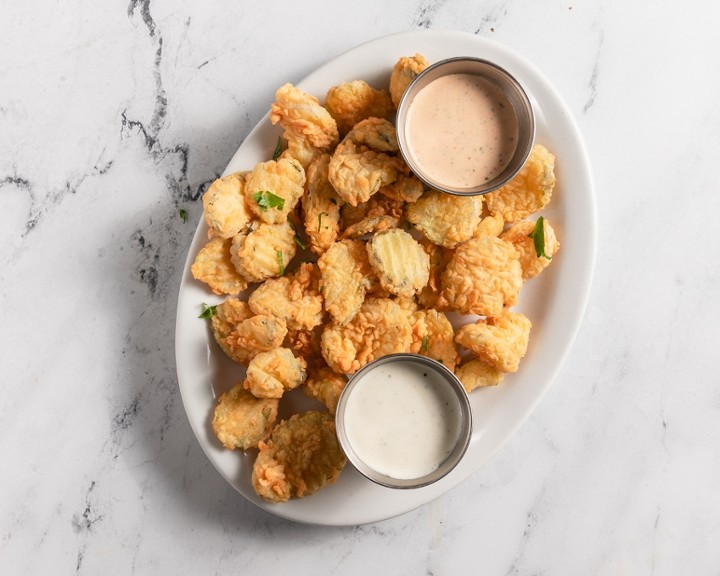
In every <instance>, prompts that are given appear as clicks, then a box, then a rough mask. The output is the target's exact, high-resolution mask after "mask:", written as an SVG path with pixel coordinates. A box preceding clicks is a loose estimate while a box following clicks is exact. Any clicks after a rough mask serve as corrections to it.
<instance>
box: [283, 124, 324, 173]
mask: <svg viewBox="0 0 720 576" xmlns="http://www.w3.org/2000/svg"><path fill="white" fill-rule="evenodd" d="M284 136H286V137H287V136H288V134H287V133H284ZM323 154H327V152H326V151H325V149H324V148H315V146H313V145H312V144H311V143H310V141H309V140H308V139H307V138H305V137H304V136H301V137H293V136H290V137H289V139H287V148H285V150H283V151H282V153H281V154H280V158H287V159H292V160H296V161H298V162H299V163H300V165H301V166H302V167H303V169H305V170H307V169H308V166H310V164H312V161H313V160H315V158H319V157H320V156H322V155H323Z"/></svg>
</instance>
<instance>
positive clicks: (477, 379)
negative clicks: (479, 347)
mask: <svg viewBox="0 0 720 576" xmlns="http://www.w3.org/2000/svg"><path fill="white" fill-rule="evenodd" d="M455 375H456V376H457V377H458V379H459V380H460V382H462V385H463V387H464V388H465V391H466V392H468V393H470V392H472V391H473V390H475V389H476V388H484V387H486V386H497V385H498V384H500V382H502V379H503V376H504V374H503V373H502V372H500V370H498V369H497V368H495V367H494V366H491V365H490V364H488V363H487V362H483V361H482V360H479V359H477V358H475V359H473V360H469V361H468V362H465V363H464V364H463V365H462V366H460V367H459V368H458V369H457V370H455Z"/></svg>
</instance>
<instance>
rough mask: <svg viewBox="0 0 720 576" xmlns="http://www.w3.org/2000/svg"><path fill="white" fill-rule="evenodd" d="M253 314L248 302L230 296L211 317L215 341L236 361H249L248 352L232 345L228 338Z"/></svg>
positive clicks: (218, 306) (217, 307)
mask: <svg viewBox="0 0 720 576" xmlns="http://www.w3.org/2000/svg"><path fill="white" fill-rule="evenodd" d="M252 315H253V313H252V310H250V307H249V306H248V305H247V302H243V301H242V300H240V299H239V298H228V299H227V300H225V302H222V303H220V304H218V305H217V306H216V308H215V314H213V315H212V317H211V319H210V324H211V327H212V333H213V337H214V338H215V341H216V342H217V343H218V346H220V348H221V349H222V351H223V352H225V354H227V355H228V356H229V357H230V358H232V359H233V360H235V362H240V363H245V362H247V359H248V358H247V354H245V353H244V351H242V350H236V349H235V348H233V347H232V346H230V345H229V344H228V343H227V338H228V336H230V334H232V333H233V331H234V330H236V329H237V327H238V325H239V324H240V323H241V322H243V321H244V320H247V319H248V318H251V317H252Z"/></svg>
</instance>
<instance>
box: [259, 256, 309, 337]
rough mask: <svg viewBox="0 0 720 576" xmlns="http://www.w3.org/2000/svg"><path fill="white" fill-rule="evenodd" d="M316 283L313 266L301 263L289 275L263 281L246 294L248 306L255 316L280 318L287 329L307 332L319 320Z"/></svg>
mask: <svg viewBox="0 0 720 576" xmlns="http://www.w3.org/2000/svg"><path fill="white" fill-rule="evenodd" d="M319 281H320V270H319V269H318V268H317V266H316V265H314V264H311V263H304V264H301V265H300V267H299V268H298V269H297V271H296V272H294V273H293V274H289V275H287V276H283V277H282V278H270V279H268V280H266V281H265V282H263V283H262V284H261V285H260V286H258V287H257V288H256V289H255V291H254V292H253V293H252V294H251V295H250V298H249V299H248V304H249V305H250V309H251V310H252V311H253V312H254V313H255V314H272V315H273V316H277V317H278V318H282V319H283V320H285V322H287V327H288V329H290V330H311V329H312V328H314V327H315V326H318V325H319V324H320V323H321V322H322V320H323V298H322V295H321V294H320V291H319Z"/></svg>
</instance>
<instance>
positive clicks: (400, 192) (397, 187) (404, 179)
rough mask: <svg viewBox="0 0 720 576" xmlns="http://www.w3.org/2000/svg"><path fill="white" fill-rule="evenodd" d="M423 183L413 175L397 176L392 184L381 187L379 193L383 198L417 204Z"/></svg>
mask: <svg viewBox="0 0 720 576" xmlns="http://www.w3.org/2000/svg"><path fill="white" fill-rule="evenodd" d="M423 190H424V188H423V183H422V182H420V180H419V179H418V177H417V176H415V174H407V175H406V174H399V175H398V177H397V180H395V182H393V183H392V184H388V185H387V186H383V187H382V188H380V190H379V192H380V194H382V195H383V196H385V197H387V198H390V199H392V200H399V201H401V202H408V203H412V202H417V200H418V198H420V196H422V194H423Z"/></svg>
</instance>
